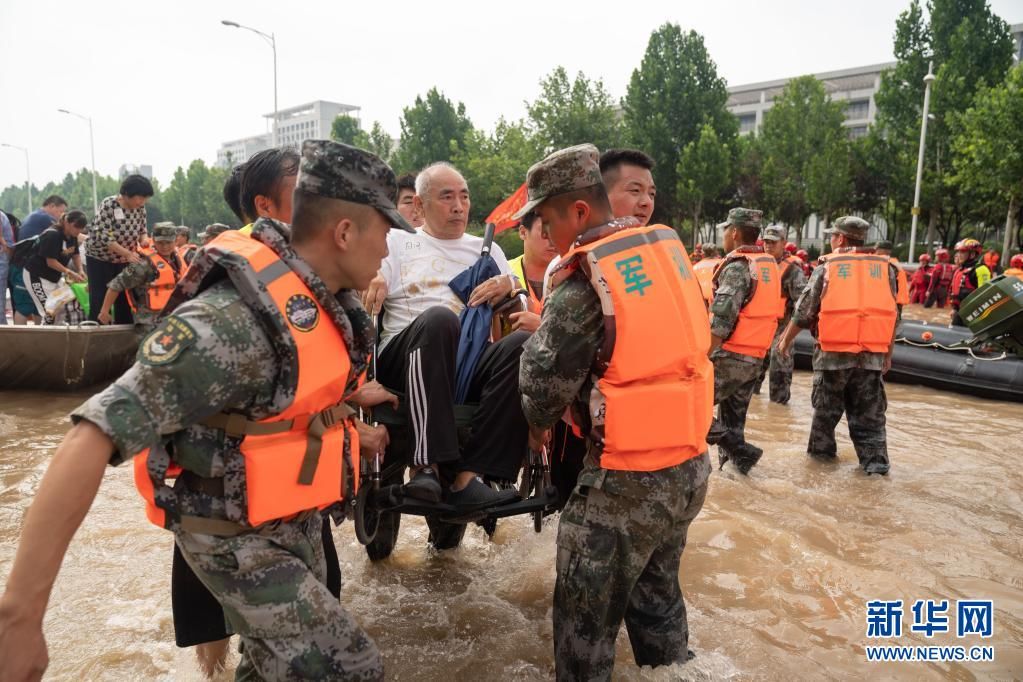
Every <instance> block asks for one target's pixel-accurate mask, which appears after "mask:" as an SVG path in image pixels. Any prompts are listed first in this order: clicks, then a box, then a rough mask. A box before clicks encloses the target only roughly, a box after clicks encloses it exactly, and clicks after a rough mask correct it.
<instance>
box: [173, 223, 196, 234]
mask: <svg viewBox="0 0 1023 682" xmlns="http://www.w3.org/2000/svg"><path fill="white" fill-rule="evenodd" d="M174 229H176V230H177V232H178V234H179V235H181V236H182V237H190V236H191V235H192V228H190V227H189V226H188V225H178V226H177V227H176V228H174Z"/></svg>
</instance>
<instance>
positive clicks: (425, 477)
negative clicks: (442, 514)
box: [404, 467, 444, 502]
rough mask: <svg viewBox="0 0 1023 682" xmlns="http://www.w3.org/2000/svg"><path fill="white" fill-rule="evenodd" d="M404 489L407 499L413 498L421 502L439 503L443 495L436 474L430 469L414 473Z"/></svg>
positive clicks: (426, 468)
mask: <svg viewBox="0 0 1023 682" xmlns="http://www.w3.org/2000/svg"><path fill="white" fill-rule="evenodd" d="M404 489H405V495H406V496H407V497H414V498H416V499H417V500H422V501H423V502H440V498H441V495H443V493H444V491H443V490H442V489H441V487H440V480H438V479H437V473H436V472H435V471H434V470H433V469H431V468H430V467H424V468H422V469H420V470H419V471H418V472H416V475H415V476H413V477H412V480H410V481H409V482H408V483H406V484H405V486H404Z"/></svg>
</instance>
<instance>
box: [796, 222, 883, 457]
mask: <svg viewBox="0 0 1023 682" xmlns="http://www.w3.org/2000/svg"><path fill="white" fill-rule="evenodd" d="M868 228H869V225H868V223H867V222H866V221H864V220H862V219H860V218H855V217H844V218H839V219H838V220H836V221H835V222H834V223H833V225H832V228H831V229H832V230H834V231H838V232H840V233H842V234H850V235H851V236H853V237H856V238H859V239H862V238H863V237H864V236H866V232H867V229H868ZM861 235H862V236H861ZM854 250H855V251H857V252H859V253H872V252H873V249H864V248H861V247H857V248H855V249H853V248H843V249H838V250H837V251H836V253H846V252H851V251H854ZM826 272H827V268H826V267H818V268H817V269H816V270H814V271H813V274H812V275H810V281H809V282H808V283H807V285H806V289H805V290H804V291H803V294H802V295H801V296H800V297H799V300H798V301H797V302H796V307H795V310H794V312H793V317H792V321H793V322H794V323H795V325H796V326H797V327H801V328H803V329H810V330H811V331H812V332H813V335H814V336H815V337H816V336H817V321H818V319H819V315H820V307H821V298H822V296H823V294H824V285H825V281H824V275H825V273H826ZM888 278H889V283H890V285H891V289H892V295H893V296H895V294H896V292H897V291H898V273H897V270H896V269H895V266H894V265H889V267H888ZM885 357H886V355H885V354H884V353H869V352H862V353H837V352H829V351H823V350H821V348H820V346H819V345H817V346H815V347H814V351H813V389H812V391H811V394H810V402H811V404H812V405H813V422H812V424H811V425H810V439H809V442H808V443H807V446H806V452H807V454H808V455H810V456H811V457H814V458H817V459H822V460H833V459H835V458H836V457H837V454H838V446H837V444H836V443H835V427H836V426H838V422H839V421H840V420H841V419H842V414H843V412H844V413H845V415H846V418H847V420H848V422H849V437H850V438H851V439H852V441H853V446H854V447H855V449H856V456H857V457H858V458H859V462H860V466H861V467H862V468H863V469H864V471H866V472H867V473H879V474H884V473H887V471H888V468H889V461H888V445H887V434H886V432H885V412H886V411H887V409H888V398H887V396H886V395H885V390H884V380H883V378H882V372H883V370H884V365H885Z"/></svg>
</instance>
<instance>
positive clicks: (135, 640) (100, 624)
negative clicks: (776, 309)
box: [0, 311, 1023, 682]
mask: <svg viewBox="0 0 1023 682" xmlns="http://www.w3.org/2000/svg"><path fill="white" fill-rule="evenodd" d="M929 312H930V311H929ZM917 317H919V316H917ZM934 321H938V320H934ZM809 389H810V374H809V373H806V372H797V373H796V376H795V381H794V386H793V398H792V402H791V404H790V405H788V406H784V407H783V406H778V405H773V404H770V403H768V401H767V400H766V396H757V397H755V398H754V401H753V404H752V405H751V409H750V419H749V429H748V437H749V439H750V440H751V441H752V442H754V443H756V444H759V445H760V446H761V447H763V448H764V450H765V456H764V459H763V460H762V461H761V464H760V465H759V466H758V467H757V468H756V469H755V470H754V471H753V473H752V475H751V476H750V477H749V478H748V479H747V478H742V477H740V476H738V475H737V474H735V472H734V471H733V470H728V469H726V470H725V471H724V472H717V471H715V473H714V475H713V476H712V477H711V483H710V493H709V495H708V498H707V503H706V505H705V506H704V508H703V512H702V513H701V514H700V516H699V517H698V518H697V519H696V521H695V522H694V523H693V526H692V530H691V532H690V537H689V546H688V548H687V549H686V552H685V554H684V556H683V560H682V571H681V582H682V585H683V589H684V591H685V595H686V599H687V605H688V608H689V619H690V628H691V631H692V638H691V640H690V645H691V646H692V648H693V649H695V650H696V651H697V652H698V657H697V659H696V660H695V661H694V662H692V663H691V664H689V665H688V666H685V667H684V668H679V667H673V668H667V669H665V668H661V669H657V670H653V671H652V670H650V669H640V668H638V667H637V666H636V665H635V663H634V662H633V659H632V653H631V651H630V648H629V644H628V638H627V637H626V636H625V634H624V632H623V633H622V634H621V635H620V637H619V640H618V663H617V666H616V671H615V678H616V679H621V680H674V679H700V680H719V679H730V680H777V679H789V680H803V679H838V680H860V679H864V678H867V679H913V680H916V679H924V680H929V679H935V680H937V679H951V680H972V679H994V680H1011V679H1021V678H1023V476H1021V474H1020V469H1021V467H1023V446H1021V440H1020V438H1021V433H1023V406H1021V405H1019V404H1013V403H1004V402H995V401H986V400H982V399H977V398H971V397H967V396H960V395H957V394H954V393H946V392H939V391H934V390H931V389H926V388H920V387H910V386H902V385H897V384H893V385H889V387H888V398H889V404H890V406H889V410H888V422H889V431H888V438H889V447H890V450H891V458H892V463H893V467H892V472H891V474H890V475H889V476H888V477H887V478H884V479H879V478H877V477H871V478H869V479H868V478H866V477H864V476H863V475H862V474H860V473H859V472H858V471H857V469H856V464H855V455H854V454H853V451H852V446H851V444H850V442H849V440H848V437H847V435H846V433H845V422H844V421H843V423H842V424H841V425H840V427H839V434H840V439H839V456H840V459H839V461H838V463H836V464H833V465H822V464H818V463H815V462H811V461H808V460H807V457H806V455H805V454H804V452H805V442H806V434H807V430H808V428H809V423H810V412H811V408H810V405H809ZM82 399H83V396H81V395H78V396H56V395H53V394H32V393H0V581H3V582H6V577H7V574H8V573H9V571H10V566H11V561H12V560H13V558H14V552H15V548H16V543H17V539H18V535H19V533H20V527H21V521H22V518H23V515H24V512H25V509H26V507H27V506H28V504H29V502H30V500H31V496H32V495H33V493H34V491H35V489H36V487H37V486H38V483H39V480H40V478H41V476H42V474H43V472H44V470H45V467H46V465H47V462H48V459H49V457H50V455H51V453H52V451H53V449H54V447H55V446H56V445H57V443H58V442H59V440H60V438H61V436H62V435H63V433H64V431H65V430H66V428H67V426H68V422H67V419H66V415H67V413H68V412H69V411H70V410H71V409H72V408H74V407H75V406H76V405H77V404H78V403H79V402H81V400H82ZM555 534H556V519H550V520H548V522H547V526H546V527H545V529H544V531H543V533H541V534H535V533H534V532H533V530H532V526H531V524H530V523H529V522H527V520H526V519H522V518H520V519H510V520H503V521H501V522H500V524H499V527H498V531H497V534H496V535H495V537H494V541H489V540H488V539H487V538H486V536H485V535H484V533H483V532H482V530H481V529H479V528H478V527H475V526H473V527H470V530H469V532H468V533H467V534H466V539H465V541H464V542H463V544H462V546H461V547H460V548H459V549H456V550H453V551H447V552H440V553H438V552H435V551H432V550H430V549H429V548H428V547H427V544H426V537H427V530H426V526H425V524H424V523H422V522H421V521H419V520H418V519H414V518H412V517H406V518H405V519H404V522H403V525H402V531H401V535H400V537H399V540H398V547H397V549H396V550H395V553H394V554H393V555H392V557H391V558H389V559H388V560H385V561H383V562H380V563H376V564H373V563H370V562H369V560H368V559H367V558H366V555H365V553H364V551H363V550H362V548H361V546H360V545H359V544H358V542H357V541H356V539H355V535H354V533H353V531H352V527H351V524H345V525H343V526H342V527H340V528H337V529H335V531H334V537H335V540H336V542H337V545H338V550H339V553H340V556H341V563H342V571H343V575H344V579H345V588H344V593H343V600H344V602H345V605H346V606H347V608H349V609H350V610H351V611H352V612H353V613H354V614H356V616H357V618H358V619H359V621H360V622H361V623H362V624H363V626H364V627H365V628H366V629H367V630H368V631H369V632H370V634H371V635H372V636H373V637H374V639H375V640H376V642H377V644H378V645H379V646H380V648H381V650H382V651H383V654H384V658H385V662H386V667H387V674H388V679H395V680H443V681H445V682H453V681H461V680H466V681H469V680H480V679H490V680H495V681H496V680H546V679H551V678H552V677H553V652H552V645H551V597H552V593H553V588H554V558H555ZM170 558H171V536H170V534H168V533H166V532H164V531H161V530H159V529H157V528H155V527H153V526H150V525H149V524H147V523H146V522H145V520H144V516H143V513H142V507H141V504H140V501H139V500H138V499H137V497H136V493H135V492H134V488H133V486H132V480H131V471H130V470H129V468H128V467H121V468H119V469H116V470H110V471H108V473H107V475H106V479H105V481H104V484H103V488H102V489H101V492H100V495H99V496H98V498H97V500H96V502H95V504H94V505H93V508H92V511H91V512H90V514H89V516H88V518H87V519H86V521H85V523H84V525H83V526H82V528H81V529H80V531H79V533H78V535H77V536H76V538H75V540H74V542H73V543H72V545H71V548H70V550H69V552H68V555H67V558H66V559H65V561H64V565H63V568H62V570H61V573H60V576H59V578H58V581H57V584H56V587H55V589H54V592H53V597H52V599H51V602H50V607H49V611H48V614H47V617H46V623H45V630H46V637H47V641H48V642H49V646H50V668H49V670H48V672H47V679H51V680H142V679H146V680H149V679H157V680H199V679H202V678H201V676H200V674H199V672H198V668H197V667H196V665H195V663H194V661H193V657H192V654H191V652H189V651H187V650H179V649H177V648H176V647H175V646H174V644H173V626H172V622H171V610H170V592H169V584H170ZM974 598H976V599H992V600H994V605H995V614H994V635H993V637H991V638H990V639H986V640H983V641H981V640H980V639H979V638H977V637H973V638H966V639H963V640H959V639H957V638H956V637H955V633H954V631H953V632H952V633H950V634H937V635H935V636H934V639H933V640H927V639H925V638H924V637H923V636H922V635H920V634H917V633H912V634H910V633H909V626H910V624H911V622H912V618H911V615H910V609H909V606H910V605H911V604H912V602H913V601H914V600H916V599H948V600H950V601H951V602H952V603H953V604H954V602H955V600H956V599H974ZM872 599H902V600H904V602H905V611H906V617H905V619H904V621H903V634H904V636H903V637H902V638H901V639H897V640H891V643H894V644H900V645H932V644H935V645H953V644H964V645H967V646H970V645H974V644H983V645H990V646H992V647H994V656H995V658H994V661H993V662H984V663H884V664H879V663H867V662H866V660H865V653H864V647H865V646H867V645H868V644H870V643H871V642H870V641H868V640H867V638H866V609H865V602H866V601H868V600H872ZM952 622H953V623H954V620H953V621H952ZM953 629H954V628H953ZM236 660H237V655H236V654H232V659H231V667H233V665H234V662H235V661H236ZM230 678H231V674H230V671H228V672H227V673H225V674H224V675H222V676H221V677H220V678H218V679H230Z"/></svg>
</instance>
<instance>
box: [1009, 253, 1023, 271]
mask: <svg viewBox="0 0 1023 682" xmlns="http://www.w3.org/2000/svg"><path fill="white" fill-rule="evenodd" d="M1009 267H1010V268H1019V269H1020V270H1023V253H1017V254H1016V255H1015V256H1013V257H1012V258H1010V259H1009Z"/></svg>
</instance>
